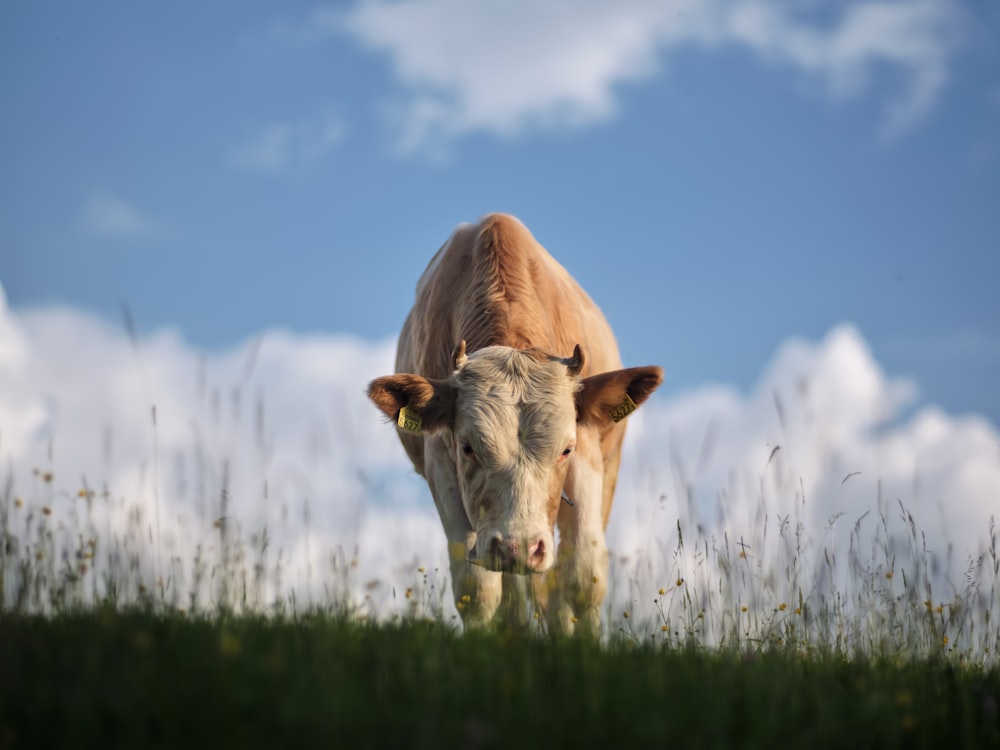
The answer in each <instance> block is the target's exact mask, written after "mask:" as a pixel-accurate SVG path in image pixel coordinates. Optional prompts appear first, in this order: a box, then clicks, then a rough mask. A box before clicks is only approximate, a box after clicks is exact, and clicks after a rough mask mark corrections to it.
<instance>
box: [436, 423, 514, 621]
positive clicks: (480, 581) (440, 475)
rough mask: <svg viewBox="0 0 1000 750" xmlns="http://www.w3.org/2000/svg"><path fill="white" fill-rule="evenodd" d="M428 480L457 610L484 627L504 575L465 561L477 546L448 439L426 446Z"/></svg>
mask: <svg viewBox="0 0 1000 750" xmlns="http://www.w3.org/2000/svg"><path fill="white" fill-rule="evenodd" d="M425 451H426V453H425V460H424V467H425V478H426V479H427V484H428V486H429V487H430V488H431V494H432V495H433V496H434V505H435V506H436V507H437V511H438V516H440V518H441V525H442V526H443V527H444V533H445V536H446V537H447V538H448V561H449V564H450V568H451V591H452V594H453V595H454V597H455V607H456V608H457V609H458V611H459V614H460V615H461V616H462V621H463V622H464V623H465V624H466V625H467V626H469V625H471V626H477V625H485V624H487V623H489V622H490V620H492V619H493V615H494V614H495V613H496V611H497V607H499V606H500V597H501V595H502V593H503V584H502V582H501V574H500V573H494V572H493V571H490V570H486V569H485V568H482V567H479V566H476V565H473V564H472V563H470V562H467V561H466V555H467V554H468V551H469V550H470V549H472V547H473V546H474V545H475V543H476V532H475V531H473V530H472V524H471V523H469V519H468V516H467V515H466V513H465V507H464V506H463V505H462V496H461V494H460V493H459V489H458V479H457V477H456V476H455V462H454V459H453V457H452V456H453V447H452V445H451V444H450V443H449V440H448V438H447V437H445V436H436V435H435V436H432V437H428V438H427V439H426V443H425Z"/></svg>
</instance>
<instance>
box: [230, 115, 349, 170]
mask: <svg viewBox="0 0 1000 750" xmlns="http://www.w3.org/2000/svg"><path fill="white" fill-rule="evenodd" d="M346 138H347V123H346V121H345V120H344V118H343V117H342V116H341V115H340V114H338V113H336V112H334V111H332V110H331V111H328V112H326V113H324V114H323V115H321V116H319V117H315V118H306V119H301V120H295V121H281V122H275V123H272V124H270V125H268V126H267V127H265V128H263V129H261V130H260V131H259V132H257V133H256V134H255V135H254V136H252V137H251V138H250V139H248V140H247V141H246V142H245V143H243V144H242V145H240V146H238V147H237V148H236V149H234V150H233V152H232V153H231V154H230V158H231V160H232V163H233V164H234V165H236V166H237V167H239V168H241V169H246V170H248V171H252V172H261V173H266V174H283V173H287V172H290V171H296V170H301V169H309V168H311V167H313V166H315V165H316V164H317V163H319V162H321V161H323V160H324V159H325V158H327V157H328V156H329V155H330V154H331V153H332V152H334V151H335V150H336V149H338V148H339V147H340V146H341V145H342V144H343V143H344V140H345V139H346Z"/></svg>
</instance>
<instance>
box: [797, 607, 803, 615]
mask: <svg viewBox="0 0 1000 750" xmlns="http://www.w3.org/2000/svg"><path fill="white" fill-rule="evenodd" d="M795 614H797V615H801V614H802V607H796V608H795Z"/></svg>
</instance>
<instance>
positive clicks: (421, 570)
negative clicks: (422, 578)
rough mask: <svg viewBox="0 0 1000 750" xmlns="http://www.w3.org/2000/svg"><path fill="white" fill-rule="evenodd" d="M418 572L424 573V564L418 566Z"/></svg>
mask: <svg viewBox="0 0 1000 750" xmlns="http://www.w3.org/2000/svg"><path fill="white" fill-rule="evenodd" d="M417 572H418V573H423V572H424V566H423V565H421V566H420V567H419V568H417Z"/></svg>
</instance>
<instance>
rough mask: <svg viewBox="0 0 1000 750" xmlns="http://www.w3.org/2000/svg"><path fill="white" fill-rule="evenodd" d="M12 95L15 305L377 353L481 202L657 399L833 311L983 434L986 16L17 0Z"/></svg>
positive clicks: (950, 3)
mask: <svg viewBox="0 0 1000 750" xmlns="http://www.w3.org/2000/svg"><path fill="white" fill-rule="evenodd" d="M660 6H664V7H665V8H666V10H664V9H661V7H660ZM0 97H2V99H0V101H2V114H0V144H2V145H0V285H2V288H3V290H4V292H5V294H6V297H7V299H8V303H9V305H10V307H11V309H12V310H14V311H25V310H31V309H36V308H41V307H51V306H53V305H60V306H68V307H70V308H72V309H75V310H80V311H84V312H89V313H96V314H97V315H99V316H102V317H104V318H106V319H107V320H108V321H111V322H112V323H113V324H115V325H117V324H118V321H119V320H120V319H121V307H122V305H123V304H126V305H127V306H128V307H129V309H130V310H131V312H132V315H133V316H134V318H135V321H136V323H137V325H138V327H139V329H140V331H143V332H150V331H155V330H159V329H161V328H163V327H167V326H169V327H176V328H178V329H179V330H180V332H181V335H182V336H183V337H184V339H185V340H186V341H189V342H191V344H192V345H193V346H196V347H198V348H200V349H202V350H204V351H208V352H211V351H220V350H225V349H228V348H231V347H233V346H236V345H238V344H239V343H240V342H244V341H246V340H247V339H249V338H252V337H254V336H256V335H257V334H258V333H259V332H260V331H263V330H267V329H288V330H291V331H295V332H300V333H303V332H346V333H352V334H355V335H357V336H360V337H363V338H365V339H373V340H385V339H387V338H390V337H392V336H394V335H395V334H396V332H397V331H398V329H399V326H400V325H401V322H402V320H403V318H404V317H405V314H406V312H407V310H408V308H409V305H410V303H411V301H412V290H413V287H414V285H415V282H416V279H417V277H418V276H419V274H420V272H421V271H422V269H423V267H424V266H425V264H426V263H427V261H428V260H429V258H430V257H431V255H432V254H433V253H434V251H435V250H436V249H437V248H438V247H439V245H440V244H441V243H442V242H443V241H444V240H445V239H446V238H447V236H448V234H449V233H450V231H451V230H452V228H453V227H454V226H455V225H456V224H458V223H460V222H465V221H473V220H475V219H476V218H477V217H478V216H480V215H482V214H483V213H486V212H489V211H498V210H499V211H507V212H511V213H514V214H515V215H517V216H519V217H520V218H521V219H522V220H523V221H524V222H525V223H526V224H527V225H528V227H529V228H530V229H531V230H532V231H533V232H534V234H535V235H536V237H537V238H538V239H539V240H540V241H541V242H542V243H543V244H544V245H546V247H547V248H548V249H549V250H550V251H551V252H552V253H553V254H554V255H555V256H556V257H557V258H558V259H560V260H561V261H562V263H563V264H564V265H565V266H566V267H567V268H568V269H569V270H570V272H571V273H573V274H574V275H575V276H576V277H577V278H578V279H579V280H580V281H581V283H582V284H583V285H584V287H585V288H586V289H587V290H588V291H589V292H590V293H591V295H592V296H593V297H594V298H595V300H596V301H597V302H598V303H599V304H600V305H601V306H602V308H603V309H604V310H605V312H606V314H607V316H608V318H609V319H610V321H611V323H612V325H613V327H614V328H615V330H616V332H617V335H618V337H619V341H620V343H621V347H622V351H623V357H624V359H625V361H626V362H627V363H629V364H647V363H658V364H661V365H663V366H664V367H665V369H666V372H667V381H666V383H665V385H664V391H663V392H664V393H666V394H670V393H676V392H680V391H685V390H690V389H693V388H696V387H699V386H700V385H703V384H705V383H714V382H721V383H730V384H733V385H735V386H737V387H738V388H741V389H749V388H751V387H752V386H753V385H754V383H756V382H757V381H758V379H759V378H760V376H761V375H760V374H761V370H762V368H763V367H764V366H765V365H766V364H767V362H768V361H769V359H770V357H771V356H772V354H773V352H774V351H775V350H776V349H777V348H778V347H779V345H781V343H782V342H784V341H786V340H787V339H789V338H791V337H806V338H808V339H818V338H820V337H822V336H823V335H824V334H826V333H827V332H828V331H829V330H831V329H832V328H833V327H834V326H836V325H837V324H839V323H842V322H849V323H852V324H854V325H856V326H857V327H858V329H859V330H860V332H861V334H862V335H863V336H864V338H865V340H866V341H867V343H868V345H869V346H870V347H871V349H872V351H873V352H874V356H875V358H876V359H877V360H878V362H879V363H880V365H881V366H882V367H883V368H885V369H886V370H887V371H888V373H890V374H891V375H892V376H894V377H902V378H908V379H911V380H912V381H914V382H915V383H916V384H917V385H918V387H919V388H920V393H921V399H922V400H923V401H924V402H930V403H937V404H940V405H942V406H943V407H945V408H946V409H948V410H950V411H954V412H972V411H975V412H980V413H982V414H984V415H986V416H987V417H989V418H990V419H991V420H992V421H993V422H994V424H997V423H1000V388H998V387H997V383H1000V293H998V290H1000V7H998V6H996V5H995V4H992V3H972V2H959V1H957V0H940V1H938V0H912V1H906V0H899V1H895V2H893V1H889V2H881V3H875V2H860V1H859V2H850V3H845V2H822V0H802V1H800V2H790V3H780V4H764V3H758V2H750V1H749V0H725V1H723V0H719V1H718V2H713V3H704V2H702V3H692V2H676V3H673V4H670V3H642V2H625V3H614V4H602V3H592V2H589V3H570V2H552V3H546V4H540V3H534V2H506V3H487V2H483V3H460V2H457V0H415V1H410V2H393V3H384V2H361V3H343V4H334V5H330V6H323V5H314V4H308V3H285V4H281V5H275V4H272V3H260V2H228V3H224V2H218V3H194V2H177V3H169V4H162V5H158V6H156V7H153V6H150V5H148V4H141V5H137V4H128V3H105V2H91V3H86V4H79V3H22V4H5V5H4V7H3V9H2V10H0Z"/></svg>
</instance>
